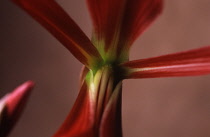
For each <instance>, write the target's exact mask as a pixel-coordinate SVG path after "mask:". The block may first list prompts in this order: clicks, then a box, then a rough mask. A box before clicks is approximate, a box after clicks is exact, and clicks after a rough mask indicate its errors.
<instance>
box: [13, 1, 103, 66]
mask: <svg viewBox="0 0 210 137" xmlns="http://www.w3.org/2000/svg"><path fill="white" fill-rule="evenodd" d="M13 1H14V2H15V3H16V4H17V5H19V6H20V7H21V8H23V9H24V10H25V11H27V12H28V13H29V14H30V15H31V16H32V17H33V18H34V19H36V20H37V21H38V22H39V23H40V24H41V25H42V26H44V27H45V28H46V29H47V30H48V31H49V32H50V33H51V34H52V35H54V36H55V37H56V38H57V39H58V40H59V41H60V42H61V43H62V44H63V45H64V46H65V47H66V48H67V49H68V50H69V51H70V52H71V53H72V54H73V55H74V56H75V57H76V58H77V59H78V60H79V61H81V62H82V63H83V64H85V65H86V66H91V65H93V64H91V63H92V60H97V59H100V58H101V57H100V55H99V53H98V51H97V50H96V48H95V47H94V46H93V45H92V43H91V42H90V40H89V39H88V37H87V36H86V35H85V34H84V33H83V32H82V30H81V29H80V28H79V27H78V26H77V24H76V23H75V22H74V21H73V20H72V19H71V18H70V17H69V16H68V14H67V13H66V12H65V11H64V10H63V9H62V8H61V7H60V6H59V5H58V4H57V3H56V2H55V1H54V0H13Z"/></svg>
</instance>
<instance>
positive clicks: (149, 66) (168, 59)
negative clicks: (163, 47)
mask: <svg viewBox="0 0 210 137" xmlns="http://www.w3.org/2000/svg"><path fill="white" fill-rule="evenodd" d="M122 66H123V67H125V68H126V71H127V72H128V74H127V76H126V77H127V78H155V77H173V76H193V75H204V74H210V46H207V47H202V48H199V49H193V50H189V51H184V52H180V53H174V54H169V55H163V56H159V57H153V58H148V59H141V60H135V61H130V62H127V63H124V64H122Z"/></svg>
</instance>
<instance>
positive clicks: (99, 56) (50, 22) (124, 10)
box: [13, 0, 210, 137]
mask: <svg viewBox="0 0 210 137" xmlns="http://www.w3.org/2000/svg"><path fill="white" fill-rule="evenodd" d="M13 1H14V2H15V3H16V4H17V5H19V6H20V7H21V8H23V9H24V10H25V11H27V12H28V13H29V14H30V15H31V16H32V17H33V18H34V19H35V20H37V21H38V22H39V23H40V24H41V25H42V26H43V27H45V28H46V29H47V30H48V31H49V32H50V33H51V34H52V35H53V36H54V37H56V38H57V39H58V40H59V41H60V42H61V43H62V44H63V45H64V46H65V47H66V48H67V49H68V50H69V51H70V52H71V53H72V54H73V55H74V56H75V57H76V58H77V59H78V60H79V61H80V62H81V63H82V64H84V67H83V71H82V74H81V79H80V80H81V81H80V82H81V87H80V92H79V95H78V98H77V99H76V102H75V104H74V106H73V108H72V110H71V112H70V114H69V115H68V117H67V119H66V120H65V122H64V123H63V124H62V126H61V127H60V129H59V130H58V131H57V132H56V133H55V134H54V137H122V127H121V95H122V80H124V79H132V78H157V77H171V76H172V77H177V76H193V75H203V74H209V73H210V46H207V47H202V48H198V49H193V50H189V51H184V52H180V53H174V54H169V55H163V56H159V57H152V58H148V59H140V60H135V61H129V50H130V48H131V45H132V44H133V42H134V41H135V40H136V39H137V38H138V36H139V35H141V34H142V33H143V32H144V31H145V30H146V29H147V28H148V27H149V25H151V23H153V21H154V20H155V19H156V18H157V17H158V16H159V15H160V14H161V12H162V9H163V0H86V2H87V5H88V8H89V11H90V15H91V18H92V22H93V33H92V38H91V40H90V39H89V38H88V37H87V36H86V35H85V34H84V33H83V31H82V30H81V29H80V28H79V26H78V25H77V24H76V23H75V22H74V21H73V20H72V19H71V17H69V16H68V14H67V13H66V12H65V11H64V10H63V9H62V8H61V7H60V6H59V5H58V4H57V3H56V2H55V1H54V0H13Z"/></svg>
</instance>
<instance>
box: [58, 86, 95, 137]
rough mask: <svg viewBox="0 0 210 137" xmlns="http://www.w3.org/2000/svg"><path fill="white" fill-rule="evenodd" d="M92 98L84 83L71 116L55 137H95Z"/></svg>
mask: <svg viewBox="0 0 210 137" xmlns="http://www.w3.org/2000/svg"><path fill="white" fill-rule="evenodd" d="M90 98H91V97H90V92H89V90H88V87H87V84H86V82H84V83H83V85H82V87H81V89H80V93H79V95H78V97H77V100H76V102H75V104H74V106H73V108H72V110H71V112H70V114H69V115H68V116H67V118H66V120H65V122H64V123H63V124H62V126H61V127H60V129H59V130H58V131H57V133H56V134H55V135H54V137H95V135H94V134H95V132H94V118H95V115H94V114H95V113H94V111H95V109H94V105H93V103H94V100H91V99H90Z"/></svg>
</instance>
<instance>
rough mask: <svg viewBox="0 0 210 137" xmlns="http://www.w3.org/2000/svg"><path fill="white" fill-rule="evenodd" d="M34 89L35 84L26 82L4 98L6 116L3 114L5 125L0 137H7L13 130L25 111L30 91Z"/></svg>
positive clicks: (2, 127) (0, 131) (2, 126)
mask: <svg viewBox="0 0 210 137" xmlns="http://www.w3.org/2000/svg"><path fill="white" fill-rule="evenodd" d="M33 87H34V83H33V82H31V81H28V82H25V83H24V84H22V85H20V86H19V87H18V88H16V89H15V90H14V91H13V92H12V93H10V94H8V95H6V96H5V97H4V98H3V101H4V102H5V112H4V113H5V114H3V115H4V116H3V119H1V120H2V123H3V125H0V126H1V129H0V136H6V135H7V134H8V133H9V131H10V130H11V129H12V128H13V126H14V124H15V123H16V122H17V120H18V118H19V116H20V114H21V112H22V111H23V108H24V106H25V104H26V102H27V99H28V97H29V95H30V91H31V90H32V88H33ZM1 101H2V100H1ZM2 123H0V124H2Z"/></svg>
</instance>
